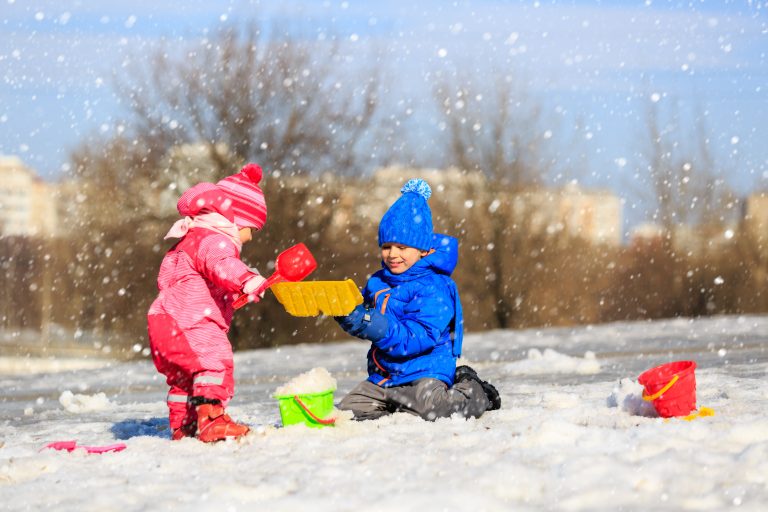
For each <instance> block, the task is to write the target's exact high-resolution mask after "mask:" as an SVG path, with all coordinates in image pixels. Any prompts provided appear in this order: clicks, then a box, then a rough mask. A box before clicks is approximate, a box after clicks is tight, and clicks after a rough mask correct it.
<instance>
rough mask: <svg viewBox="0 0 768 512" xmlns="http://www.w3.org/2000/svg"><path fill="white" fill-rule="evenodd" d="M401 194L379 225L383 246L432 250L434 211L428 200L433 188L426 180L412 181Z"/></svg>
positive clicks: (404, 187) (401, 190)
mask: <svg viewBox="0 0 768 512" xmlns="http://www.w3.org/2000/svg"><path fill="white" fill-rule="evenodd" d="M400 192H401V193H402V195H401V196H400V198H399V199H398V200H397V201H395V203H394V204H393V205H392V206H390V207H389V210H387V212H386V213H385V214H384V216H383V217H382V218H381V222H380V223H379V247H381V246H382V245H384V244H385V243H395V244H401V245H407V246H408V247H415V248H417V249H421V250H423V251H428V250H429V249H431V248H432V211H431V210H430V209H429V205H428V204H427V199H429V198H430V197H431V196H432V189H431V188H430V186H429V184H428V183H427V182H426V181H424V180H422V179H411V180H408V182H406V184H405V185H403V188H401V189H400Z"/></svg>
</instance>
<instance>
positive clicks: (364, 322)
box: [334, 304, 389, 341]
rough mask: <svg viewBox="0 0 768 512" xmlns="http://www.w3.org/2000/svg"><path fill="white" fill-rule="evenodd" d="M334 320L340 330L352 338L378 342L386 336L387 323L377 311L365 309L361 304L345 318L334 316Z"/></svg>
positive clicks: (385, 318)
mask: <svg viewBox="0 0 768 512" xmlns="http://www.w3.org/2000/svg"><path fill="white" fill-rule="evenodd" d="M334 319H335V320H336V321H337V322H338V323H339V325H340V326H341V328H342V329H344V331H346V332H347V333H348V334H351V335H352V336H357V337H358V338H363V339H365V340H370V341H379V340H380V339H382V338H383V337H384V336H386V335H387V328H388V327H389V321H388V320H387V317H386V316H385V315H383V314H382V313H380V312H379V311H378V310H377V309H369V308H366V307H365V306H364V305H363V304H360V305H359V306H357V307H356V308H355V309H354V310H352V312H351V313H350V314H348V315H347V316H336V317H334Z"/></svg>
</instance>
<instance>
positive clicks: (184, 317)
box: [147, 164, 267, 442]
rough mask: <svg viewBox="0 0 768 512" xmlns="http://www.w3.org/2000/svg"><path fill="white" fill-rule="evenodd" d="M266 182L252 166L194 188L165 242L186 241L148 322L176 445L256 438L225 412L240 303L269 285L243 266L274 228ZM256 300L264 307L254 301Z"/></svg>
mask: <svg viewBox="0 0 768 512" xmlns="http://www.w3.org/2000/svg"><path fill="white" fill-rule="evenodd" d="M261 176H262V171H261V167H259V166H258V165H255V164H248V165H246V166H245V167H244V168H243V169H242V170H241V171H240V172H239V173H238V174H235V175H233V176H229V177H227V178H224V179H223V180H221V181H219V182H218V183H216V184H215V185H214V184H213V183H200V184H198V185H195V186H194V187H192V188H190V189H189V190H187V191H186V192H185V193H184V194H183V195H182V196H181V198H180V199H179V201H178V203H177V208H178V210H179V213H180V214H181V215H182V216H183V217H184V218H183V219H181V220H179V221H177V222H176V223H175V224H174V225H173V227H172V228H171V230H170V231H169V232H168V234H167V235H166V236H165V238H181V240H180V241H179V242H178V243H177V244H176V245H174V246H173V247H172V248H171V249H170V250H169V251H168V253H167V254H166V255H165V257H164V258H163V262H162V264H161V265H160V272H159V275H158V277H157V285H158V288H159V290H160V293H159V294H158V296H157V298H156V299H155V301H154V302H153V303H152V306H151V307H150V308H149V314H148V316H147V322H148V330H149V340H150V348H151V350H152V359H153V361H154V363H155V367H156V368H157V370H158V371H159V372H160V373H162V374H164V375H165V376H166V378H167V379H166V380H167V383H168V385H169V386H170V391H169V392H168V409H169V417H170V427H171V432H172V438H173V439H174V440H178V439H182V438H184V437H197V438H198V439H200V440H201V441H206V442H210V441H218V440H221V439H225V438H227V437H240V436H242V435H245V434H246V433H247V432H248V427H247V426H245V425H241V424H238V423H235V422H234V421H232V420H231V418H230V417H229V416H228V415H227V414H225V412H224V407H225V406H226V405H227V403H228V402H229V400H230V399H231V398H232V396H233V394H234V379H233V358H232V345H231V344H230V342H229V340H228V339H227V332H228V331H229V326H230V323H231V321H232V314H233V313H234V309H233V306H232V303H233V301H234V299H235V298H237V297H238V296H239V295H240V294H241V293H246V294H253V292H255V291H256V290H257V289H258V287H259V285H261V284H262V283H263V282H264V278H263V277H261V276H260V275H259V274H258V273H257V272H255V271H254V270H252V269H250V268H248V267H247V266H246V265H245V264H244V263H243V262H242V261H241V260H240V250H241V248H242V244H243V243H245V242H247V241H249V240H251V229H257V230H258V229H261V228H262V227H263V226H264V223H265V222H266V218H267V207H266V203H265V200H264V194H263V192H262V190H261V188H260V187H259V185H258V184H259V181H260V180H261ZM251 299H252V300H256V301H258V297H254V296H253V295H251Z"/></svg>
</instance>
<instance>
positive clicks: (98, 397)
mask: <svg viewBox="0 0 768 512" xmlns="http://www.w3.org/2000/svg"><path fill="white" fill-rule="evenodd" d="M59 403H60V404H61V405H62V407H64V409H66V410H67V411H69V412H71V413H74V414H82V413H86V412H95V411H104V410H107V409H113V408H114V407H115V404H113V403H112V402H110V401H109V398H107V395H106V394H104V393H96V394H95V395H80V394H77V395H75V394H74V393H72V392H71V391H69V390H67V391H64V392H63V393H62V394H61V396H60V397H59Z"/></svg>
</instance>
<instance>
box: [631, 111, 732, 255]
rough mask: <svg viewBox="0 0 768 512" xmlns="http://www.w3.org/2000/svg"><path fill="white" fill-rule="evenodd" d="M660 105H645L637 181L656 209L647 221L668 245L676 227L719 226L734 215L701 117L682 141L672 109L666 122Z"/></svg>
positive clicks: (682, 131) (730, 193) (727, 190)
mask: <svg viewBox="0 0 768 512" xmlns="http://www.w3.org/2000/svg"><path fill="white" fill-rule="evenodd" d="M660 103H661V102H660V101H649V103H648V105H647V110H646V120H645V127H646V139H645V141H646V143H645V145H646V147H645V149H644V151H643V153H642V154H643V155H644V158H645V160H646V163H645V166H644V168H643V169H642V170H641V171H640V172H639V175H641V176H648V182H649V183H648V186H649V189H650V192H651V197H650V198H649V199H650V200H651V201H652V202H653V204H655V206H656V209H655V212H654V215H653V220H654V221H655V222H656V223H658V224H659V225H660V226H661V227H662V228H663V229H664V231H665V238H666V239H668V240H670V241H671V240H672V239H673V237H674V233H675V230H676V228H677V227H678V226H680V225H690V226H705V225H709V226H711V225H722V224H724V223H725V221H726V220H727V219H728V218H729V217H730V216H731V215H729V213H730V214H733V213H734V212H735V211H736V208H735V205H736V202H735V198H734V194H733V193H732V192H731V191H730V190H729V188H728V186H727V184H726V183H725V180H724V179H723V178H722V175H723V172H722V171H723V170H721V169H718V163H717V162H716V160H715V158H714V155H713V153H712V150H711V144H712V142H711V140H710V136H709V130H708V128H707V125H706V117H705V115H703V114H701V113H699V114H698V115H697V119H696V121H695V123H696V124H695V127H694V130H692V132H693V133H692V134H690V135H688V134H686V133H685V131H684V130H683V129H682V128H681V126H680V123H681V115H680V114H679V112H678V111H677V109H676V108H675V107H674V105H673V106H672V107H671V108H672V111H671V113H670V118H671V119H670V120H668V121H665V120H663V119H662V113H661V111H660V108H661V107H660ZM688 141H691V143H687V142H688ZM691 146H693V147H691Z"/></svg>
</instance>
